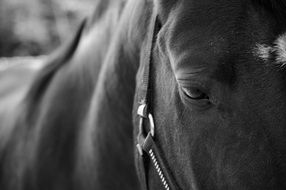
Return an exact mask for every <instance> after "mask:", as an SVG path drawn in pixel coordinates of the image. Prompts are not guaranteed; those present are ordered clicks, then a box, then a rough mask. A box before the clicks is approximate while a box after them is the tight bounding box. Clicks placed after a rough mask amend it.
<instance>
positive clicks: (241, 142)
mask: <svg viewBox="0 0 286 190" xmlns="http://www.w3.org/2000/svg"><path fill="white" fill-rule="evenodd" d="M285 5H286V4H285V2H284V1H282V0H281V1H271V0H252V1H241V0H231V1H211V0H203V1H187V0H182V1H175V0H168V1H165V0H164V1H163V0H154V2H153V11H152V15H153V16H151V13H150V20H152V17H153V18H154V17H156V18H155V19H154V20H155V21H154V22H151V21H150V26H149V27H150V28H151V29H150V30H149V33H152V35H150V37H148V35H146V39H145V42H146V43H144V45H143V49H144V48H145V49H146V51H141V52H142V53H141V57H142V58H141V63H140V67H139V70H138V73H137V88H136V89H137V91H136V96H135V103H134V108H133V110H134V114H133V119H134V126H135V131H134V141H135V145H136V144H137V143H138V141H137V134H138V133H140V131H139V129H138V126H139V125H141V124H142V122H143V123H145V124H143V130H144V131H145V133H146V134H145V135H147V133H148V131H149V130H152V129H149V128H152V127H154V134H153V141H154V143H155V144H156V147H157V148H158V152H159V154H160V156H158V155H156V153H155V156H154V157H155V158H156V156H157V157H160V159H159V161H158V162H157V165H158V167H159V168H160V167H161V168H163V169H162V170H161V169H159V173H160V171H161V173H163V176H164V175H165V176H166V175H167V177H166V178H167V179H165V178H164V177H162V176H161V175H158V174H157V173H158V169H156V168H158V167H157V166H156V163H153V164H154V167H152V161H153V160H152V159H153V158H154V157H152V155H151V156H150V155H149V157H150V159H149V160H148V161H147V162H148V163H149V164H147V166H146V165H144V164H143V165H144V167H143V170H142V169H140V168H142V167H141V166H140V165H141V161H140V159H142V158H141V156H140V154H142V152H140V150H139V152H140V154H138V153H137V152H136V160H137V161H136V163H137V168H138V174H139V176H141V177H142V176H143V178H146V182H147V185H145V187H148V189H159V188H160V187H161V186H162V187H164V186H165V184H164V180H165V183H173V182H172V181H174V183H176V186H177V187H178V188H180V189H194V190H199V189H204V190H207V189H285V187H286V183H285V180H284V179H285V177H286V164H285V163H286V146H285V143H286V140H285V139H286V138H285V137H286V131H285V125H286V117H285V112H286V86H285V82H286V77H285V76H286V75H285V68H284V67H285V64H286V56H285V53H286V50H285V49H286V33H285V32H286V14H285ZM283 7H284V9H283ZM151 10H152V8H151ZM283 11H284V12H283ZM153 25H156V26H155V27H154V26H153ZM152 28H153V30H152ZM154 28H155V29H154ZM152 39H153V40H152ZM150 43H151V45H150ZM150 47H151V48H150ZM148 51H150V52H151V53H150V54H148ZM146 52H147V53H146ZM146 56H147V57H148V56H150V57H149V58H148V59H147V61H144V60H146ZM142 60H143V61H142ZM146 63H147V64H149V63H150V69H149V72H147V73H149V74H148V75H147V76H148V78H149V82H148V84H147V86H148V88H147V91H148V95H147V99H148V103H147V111H148V113H150V114H151V115H152V116H153V117H152V118H154V126H153V125H152V123H151V124H148V123H149V122H148V121H145V120H148V117H146V118H143V121H142V120H140V119H139V118H140V117H138V116H137V114H136V111H137V109H138V107H140V105H141V104H142V100H141V94H142V90H141V87H142V86H144V85H146V84H144V80H143V82H142V79H143V78H144V77H145V75H144V68H146V67H145V66H144V65H145V64H146ZM143 75H144V76H143ZM145 89H146V88H145ZM144 103H146V102H143V104H144ZM143 109H145V108H143ZM141 111H142V110H141ZM144 111H146V110H144ZM144 111H143V112H144ZM139 112H140V110H139ZM149 119H150V118H149ZM140 122H141V123H140ZM141 130H142V129H141ZM146 131H147V132H146ZM141 132H142V131H141ZM143 140H144V139H143ZM139 144H140V143H139ZM139 149H140V148H139ZM141 151H142V150H141ZM147 154H148V153H147ZM143 157H144V154H143ZM155 160H156V159H155ZM143 162H144V163H146V160H144V158H143ZM168 176H171V177H168ZM160 177H161V179H162V178H164V180H160ZM168 179H171V182H170V181H168ZM161 181H163V184H162V183H161ZM141 182H142V181H141ZM167 187H168V186H167ZM165 188H166V186H165Z"/></svg>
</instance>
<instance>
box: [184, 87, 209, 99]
mask: <svg viewBox="0 0 286 190" xmlns="http://www.w3.org/2000/svg"><path fill="white" fill-rule="evenodd" d="M182 90H183V92H184V94H185V95H186V96H187V97H189V98H190V99H193V100H202V99H209V97H208V96H207V95H206V94H205V93H204V92H202V91H201V90H200V89H199V88H182Z"/></svg>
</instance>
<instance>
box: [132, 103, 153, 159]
mask: <svg viewBox="0 0 286 190" xmlns="http://www.w3.org/2000/svg"><path fill="white" fill-rule="evenodd" d="M137 114H138V115H139V117H140V120H139V135H138V137H137V141H138V144H137V145H136V147H137V149H138V152H139V154H140V155H141V156H142V155H143V150H142V145H141V144H140V140H139V138H140V137H143V138H144V140H145V139H146V137H147V135H148V134H149V133H150V134H151V136H152V137H154V136H155V123H154V118H153V116H152V114H150V113H149V114H148V115H147V105H146V104H142V105H140V106H139V107H138V110H137ZM147 118H148V120H149V124H150V131H149V132H147V133H146V134H147V135H146V136H144V131H143V130H144V129H143V124H144V119H147Z"/></svg>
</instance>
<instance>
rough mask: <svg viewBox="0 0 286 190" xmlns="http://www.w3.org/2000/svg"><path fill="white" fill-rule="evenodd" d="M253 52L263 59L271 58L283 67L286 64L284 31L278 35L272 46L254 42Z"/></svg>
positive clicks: (285, 37)
mask: <svg viewBox="0 0 286 190" xmlns="http://www.w3.org/2000/svg"><path fill="white" fill-rule="evenodd" d="M254 54H255V56H257V57H259V58H260V59H262V60H264V61H270V60H273V61H274V62H275V63H276V64H278V65H280V66H281V67H284V66H285V65H286V33H284V34H282V35H280V36H279V37H278V38H277V39H276V40H275V42H274V43H273V45H272V46H269V45H266V44H256V47H255V51H254Z"/></svg>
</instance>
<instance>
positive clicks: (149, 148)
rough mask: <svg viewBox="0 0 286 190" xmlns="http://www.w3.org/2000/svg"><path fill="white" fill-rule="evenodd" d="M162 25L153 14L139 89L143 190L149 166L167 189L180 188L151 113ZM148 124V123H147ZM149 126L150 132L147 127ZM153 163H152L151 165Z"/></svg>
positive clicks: (140, 163)
mask: <svg viewBox="0 0 286 190" xmlns="http://www.w3.org/2000/svg"><path fill="white" fill-rule="evenodd" d="M159 29H160V26H159V22H158V16H157V14H153V15H152V18H151V25H150V28H149V32H148V38H147V40H148V41H147V47H146V51H145V56H144V59H143V60H142V61H143V64H144V65H143V69H144V70H143V80H142V84H141V88H140V91H139V100H140V102H139V106H138V110H137V115H138V116H139V133H138V136H137V143H138V144H137V145H136V147H137V150H138V153H139V154H140V156H139V168H138V169H139V175H140V176H139V177H140V179H141V182H142V183H141V184H142V188H143V190H148V189H149V187H148V178H147V177H146V175H147V170H148V166H153V167H154V168H155V170H156V172H157V174H158V176H159V177H160V180H161V182H162V185H163V187H164V189H165V190H177V189H178V190H179V189H180V188H179V187H178V185H177V184H176V182H175V180H174V178H173V176H172V174H171V173H170V172H169V171H168V169H169V167H168V166H167V165H166V164H164V160H163V159H162V157H161V153H160V151H159V148H158V146H157V145H156V142H155V123H154V119H153V116H152V114H151V113H150V107H148V103H150V98H151V97H150V78H151V75H150V69H151V66H152V62H153V60H152V50H153V46H154V43H155V42H156V37H157V34H158V32H159ZM147 124H148V125H147ZM147 126H149V132H146V128H147ZM150 164H151V165H150Z"/></svg>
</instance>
